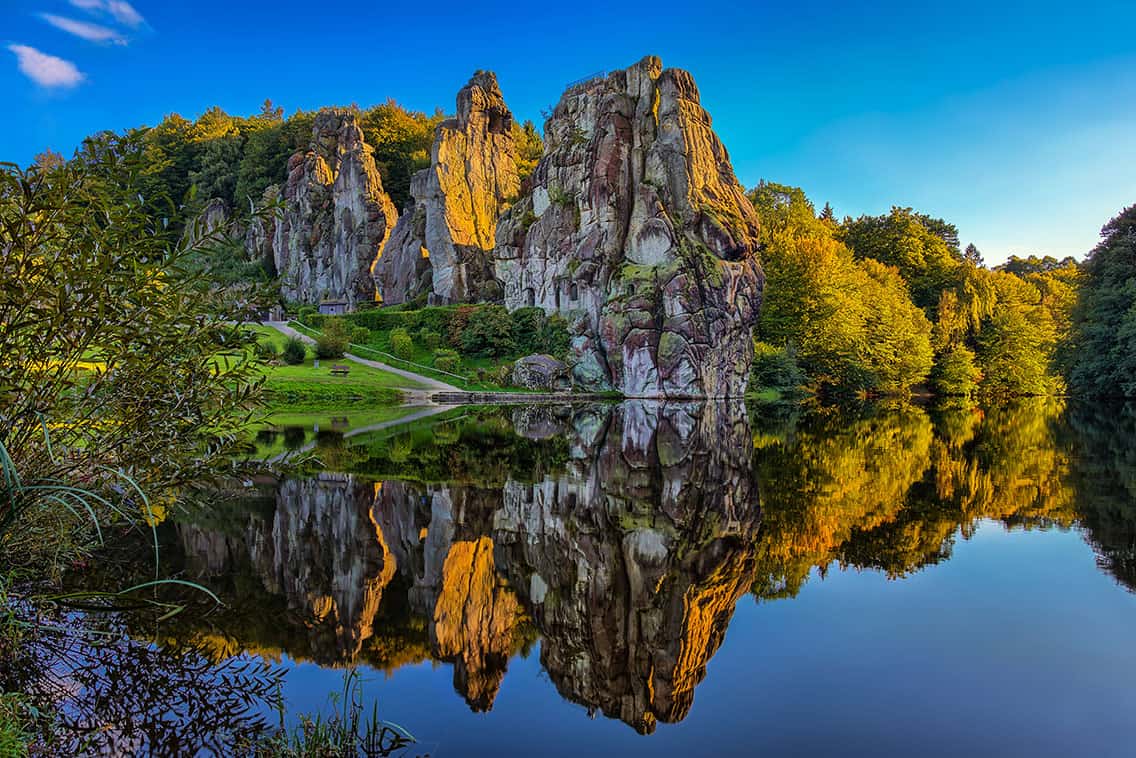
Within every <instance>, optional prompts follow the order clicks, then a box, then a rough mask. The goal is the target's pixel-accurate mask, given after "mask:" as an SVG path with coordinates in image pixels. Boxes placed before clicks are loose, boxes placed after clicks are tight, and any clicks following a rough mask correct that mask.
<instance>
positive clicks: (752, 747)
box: [135, 401, 1136, 756]
mask: <svg viewBox="0 0 1136 758" xmlns="http://www.w3.org/2000/svg"><path fill="white" fill-rule="evenodd" d="M345 423H347V422H341V425H340V426H341V427H343V426H344V424H345ZM288 435H290V437H287V438H286V435H284V433H282V432H281V433H280V435H279V436H277V437H274V436H273V434H272V433H266V434H264V435H262V442H263V443H265V444H266V445H270V446H272V445H275V446H276V447H280V446H281V445H283V446H285V447H287V446H291V447H306V446H308V445H311V444H312V443H314V448H313V451H314V452H315V454H316V455H318V457H319V458H320V460H321V461H322V464H323V466H324V468H325V470H323V471H320V472H317V471H314V470H313V471H312V472H311V473H310V474H309V475H304V476H302V477H297V478H296V479H293V480H290V481H285V482H283V483H280V484H278V485H273V486H266V487H262V488H261V489H260V490H258V491H257V492H256V493H254V494H251V495H248V496H246V497H243V498H241V499H240V500H239V501H238V502H237V503H235V504H233V503H229V504H226V505H225V506H224V507H220V506H218V507H216V508H214V509H205V510H202V511H201V512H199V513H197V514H196V515H193V516H189V517H185V518H179V519H176V521H175V522H174V523H170V524H168V525H166V527H165V528H166V529H167V530H168V534H167V537H168V538H169V540H170V543H171V547H170V548H168V552H172V553H173V554H172V555H170V556H168V560H169V561H170V562H171V563H172V565H174V566H175V567H176V569H178V570H180V571H181V572H182V573H181V575H182V576H184V577H186V578H190V579H193V580H195V581H199V582H201V583H203V584H205V585H207V586H209V587H211V588H212V589H214V590H215V591H216V592H217V593H218V594H219V595H220V596H221V597H222V598H223V600H224V601H225V603H226V604H227V605H226V607H225V608H223V609H221V610H219V611H216V612H213V613H210V614H208V615H201V614H192V613H184V614H182V615H180V616H177V617H175V618H173V619H171V620H169V621H167V622H165V623H163V624H162V625H160V626H159V627H156V628H155V627H150V626H148V627H147V628H145V629H138V630H135V634H136V635H137V636H138V637H139V638H140V639H146V640H156V641H158V642H161V643H163V644H166V645H176V646H187V645H192V646H194V647H195V648H196V649H198V650H201V651H203V652H204V655H205V656H206V657H207V658H208V659H209V660H212V661H214V662H215V663H218V664H220V663H222V662H224V661H226V660H231V659H232V657H233V656H237V659H238V660H242V659H246V658H256V659H258V660H260V659H266V660H268V661H269V662H271V663H272V664H273V665H276V664H280V665H281V666H283V667H284V668H286V669H287V674H286V675H285V677H284V680H283V682H284V684H283V693H284V696H285V698H286V700H287V703H288V707H289V713H290V714H292V716H290V718H294V715H295V714H297V713H300V712H304V711H309V712H310V711H318V710H321V709H322V710H326V709H327V707H328V698H329V694H330V693H333V692H338V691H341V690H342V688H343V684H344V671H345V669H346V668H347V667H348V666H358V670H359V671H360V673H361V674H362V675H363V679H364V685H363V686H364V692H365V694H366V696H367V698H368V700H370V699H376V700H377V702H378V703H379V707H380V711H381V713H382V716H383V717H384V718H387V719H390V720H393V721H396V722H398V723H399V724H402V725H403V726H405V727H406V728H408V729H409V730H410V731H411V732H413V733H414V734H415V735H416V736H417V737H418V738H419V740H420V743H419V744H418V745H417V746H415V748H414V749H413V750H412V751H411V754H414V753H421V752H429V753H430V754H431V755H435V756H442V755H469V754H475V755H476V754H494V753H496V754H517V755H538V754H539V755H579V754H601V755H602V754H626V753H654V754H693V755H703V754H777V755H780V754H834V753H839V754H855V755H868V754H873V755H875V754H890V755H910V754H916V753H918V754H932V755H954V754H959V753H969V754H1013V755H1084V754H1093V755H1131V754H1132V751H1133V743H1132V736H1131V735H1132V733H1131V727H1132V723H1133V714H1134V713H1136V686H1134V685H1136V645H1134V644H1133V642H1134V641H1136V639H1134V634H1136V597H1134V596H1133V594H1132V589H1131V588H1132V587H1133V586H1136V408H1133V407H1132V406H1128V407H1123V406H1114V407H1101V406H1087V405H1086V406H1077V405H1072V406H1069V407H1065V406H1064V405H1062V404H1059V403H1054V402H1042V401H1037V402H1028V403H1019V404H1015V405H1007V406H996V407H991V408H987V409H985V410H979V409H955V410H934V411H932V410H926V409H922V408H918V407H914V406H895V407H891V408H869V409H859V410H856V411H835V410H825V409H815V410H809V411H801V410H799V409H787V408H782V407H770V406H764V407H760V408H752V407H751V408H749V409H746V408H744V407H742V406H740V405H738V406H730V405H682V404H678V405H675V404H670V405H656V404H646V403H630V402H629V403H623V404H620V405H609V406H598V405H597V406H576V407H572V408H568V407H564V408H516V409H507V410H500V409H496V410H495V409H469V408H466V409H455V410H453V411H449V412H447V413H445V414H441V415H439V416H434V417H432V418H428V419H421V420H419V421H416V422H414V423H413V424H411V425H409V426H407V427H400V428H388V429H383V430H381V431H379V432H375V433H364V434H358V435H354V436H350V437H346V436H344V433H343V430H342V428H341V429H339V430H331V431H326V430H325V431H323V432H320V433H319V434H318V435H314V434H310V433H304V432H303V430H291V431H290V432H288Z"/></svg>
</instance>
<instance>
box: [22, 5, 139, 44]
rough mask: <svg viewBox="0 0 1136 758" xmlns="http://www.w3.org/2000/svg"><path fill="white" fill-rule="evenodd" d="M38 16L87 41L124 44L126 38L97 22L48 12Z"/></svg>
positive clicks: (57, 27)
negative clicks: (92, 22) (77, 19)
mask: <svg viewBox="0 0 1136 758" xmlns="http://www.w3.org/2000/svg"><path fill="white" fill-rule="evenodd" d="M80 1H84V0H80ZM40 18H42V19H43V20H44V21H46V22H47V23H49V24H51V25H52V26H54V27H55V28H56V29H60V30H62V31H65V32H67V33H68V34H74V35H75V36H76V37H79V38H81V39H85V40H87V41H88V42H113V43H115V44H116V45H125V44H126V38H124V37H123V36H122V35H121V34H119V33H118V32H116V31H115V30H114V29H108V28H107V27H105V26H99V25H98V24H88V23H87V22H85V21H76V20H75V19H73V18H65V17H64V16H55V15H52V14H50V13H41V14H40Z"/></svg>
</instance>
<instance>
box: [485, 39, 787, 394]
mask: <svg viewBox="0 0 1136 758" xmlns="http://www.w3.org/2000/svg"><path fill="white" fill-rule="evenodd" d="M531 183H532V190H531V192H529V193H526V195H525V197H523V198H522V199H521V200H520V201H518V202H517V203H516V204H515V205H514V206H513V207H512V208H510V209H509V211H508V212H507V213H506V215H505V216H504V217H503V218H502V219H501V222H500V224H499V225H498V227H497V239H496V251H495V258H496V274H497V278H498V279H499V280H500V281H501V283H502V285H503V286H504V290H505V293H504V294H505V304H506V305H507V306H508V307H509V308H511V309H512V308H518V307H522V306H529V305H537V306H540V307H542V308H544V309H545V310H546V311H550V312H551V311H559V312H562V313H564V314H566V315H568V316H570V317H571V318H572V319H573V321H574V323H575V328H576V331H577V334H576V336H575V338H574V340H573V343H572V349H573V364H574V365H573V372H574V376H575V379H576V381H577V383H579V384H580V385H582V386H584V387H586V388H591V389H605V388H610V387H614V388H616V389H619V390H621V391H622V392H623V393H624V394H626V395H628V396H632V397H696V396H704V395H707V396H719V397H723V396H728V397H740V396H741V395H742V394H743V393H744V390H745V385H746V381H747V377H748V373H749V368H750V363H751V362H752V344H751V332H752V327H753V325H754V323H755V322H756V319H757V316H758V309H759V308H760V305H761V293H762V285H763V282H764V277H763V275H762V272H761V266H760V263H759V262H758V257H757V250H758V220H757V216H756V213H755V212H754V209H753V206H752V205H751V204H750V202H749V201H748V200H747V199H746V197H745V194H744V192H743V190H742V187H741V185H740V184H739V183H738V181H737V179H736V178H735V176H734V172H733V169H732V167H731V165H730V160H729V156H728V155H727V153H726V149H725V147H724V146H723V145H722V143H721V141H720V140H719V139H718V137H717V136H716V135H715V134H714V132H713V130H712V129H711V124H710V116H709V114H708V113H707V112H706V111H705V110H704V109H703V108H702V106H701V105H700V104H699V94H698V89H697V87H696V86H695V84H694V79H693V78H692V77H691V75H690V74H689V73H687V72H685V71H681V70H678V69H663V67H662V64H661V62H660V61H659V59H658V58H654V57H649V58H644V59H643V60H642V61H640V62H639V63H637V64H636V65H634V66H632V67H631V68H628V69H626V70H624V71H617V72H614V73H612V74H609V75H607V76H606V77H604V78H599V79H594V80H591V81H588V82H584V83H582V84H579V85H576V86H573V87H571V88H570V89H569V90H568V91H567V92H565V93H564V95H563V97H562V98H561V100H560V102H559V103H558V104H557V106H556V108H555V110H554V111H553V113H552V116H551V117H550V118H549V119H548V121H547V123H546V124H545V151H544V156H543V157H542V159H541V161H540V163H539V164H538V165H537V167H536V169H535V171H534V173H533V176H532V180H531Z"/></svg>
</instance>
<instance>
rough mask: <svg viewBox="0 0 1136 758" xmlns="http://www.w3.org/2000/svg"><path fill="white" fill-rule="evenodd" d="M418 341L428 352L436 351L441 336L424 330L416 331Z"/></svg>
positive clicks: (440, 342) (440, 341)
mask: <svg viewBox="0 0 1136 758" xmlns="http://www.w3.org/2000/svg"><path fill="white" fill-rule="evenodd" d="M418 341H419V342H420V343H422V345H423V346H424V347H426V348H429V349H430V350H436V349H437V348H438V346H439V345H441V344H442V335H440V334H438V333H437V332H435V331H431V330H429V329H426V328H422V329H419V330H418Z"/></svg>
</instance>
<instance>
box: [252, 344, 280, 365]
mask: <svg viewBox="0 0 1136 758" xmlns="http://www.w3.org/2000/svg"><path fill="white" fill-rule="evenodd" d="M253 352H254V353H255V354H256V357H257V358H259V359H261V360H262V361H270V360H272V359H274V358H275V357H276V355H277V352H276V343H274V342H257V343H256V346H255V347H253Z"/></svg>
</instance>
